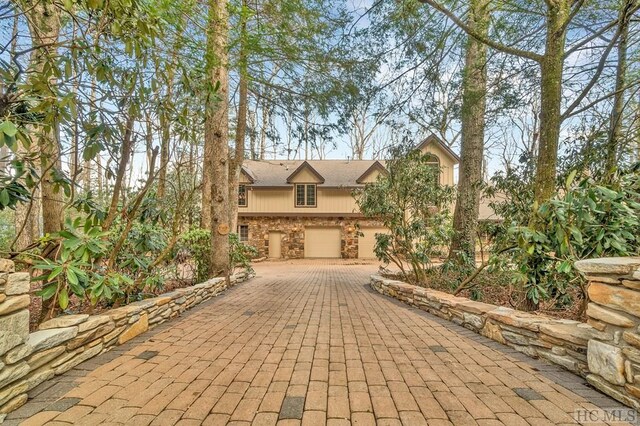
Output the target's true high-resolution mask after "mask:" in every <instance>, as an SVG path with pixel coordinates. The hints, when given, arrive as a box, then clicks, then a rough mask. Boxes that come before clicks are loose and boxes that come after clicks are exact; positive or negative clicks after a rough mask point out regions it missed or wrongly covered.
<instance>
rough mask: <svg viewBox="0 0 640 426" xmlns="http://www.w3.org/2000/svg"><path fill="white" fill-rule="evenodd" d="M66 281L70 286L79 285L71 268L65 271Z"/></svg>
mask: <svg viewBox="0 0 640 426" xmlns="http://www.w3.org/2000/svg"><path fill="white" fill-rule="evenodd" d="M67 280H68V281H69V283H71V284H72V285H78V284H79V283H80V281H79V280H78V276H77V275H76V273H75V272H74V271H73V269H71V268H69V269H67Z"/></svg>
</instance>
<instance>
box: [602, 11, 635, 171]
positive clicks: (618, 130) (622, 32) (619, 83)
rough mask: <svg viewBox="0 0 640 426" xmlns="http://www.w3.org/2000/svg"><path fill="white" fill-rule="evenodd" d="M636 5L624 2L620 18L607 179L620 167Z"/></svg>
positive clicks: (606, 168) (607, 154)
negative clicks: (632, 16) (629, 45)
mask: <svg viewBox="0 0 640 426" xmlns="http://www.w3.org/2000/svg"><path fill="white" fill-rule="evenodd" d="M634 3H637V0H624V1H623V2H622V7H621V8H620V13H619V18H618V34H619V37H618V47H617V53H618V55H617V56H618V63H617V66H616V84H615V91H614V95H613V107H612V109H611V118H610V125H609V134H608V135H607V145H606V157H605V164H604V168H605V178H611V177H612V175H613V174H614V172H615V170H616V168H617V165H618V151H619V144H620V139H621V137H622V120H623V113H624V102H625V91H626V84H627V81H626V80H627V79H626V73H627V41H628V38H629V21H630V20H631V9H632V6H633V4H634Z"/></svg>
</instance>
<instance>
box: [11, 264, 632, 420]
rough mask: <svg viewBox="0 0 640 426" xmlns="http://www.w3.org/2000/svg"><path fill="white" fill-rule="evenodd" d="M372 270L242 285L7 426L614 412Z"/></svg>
mask: <svg viewBox="0 0 640 426" xmlns="http://www.w3.org/2000/svg"><path fill="white" fill-rule="evenodd" d="M351 263H354V262H351ZM375 270H376V267H375V266H373V265H354V264H349V262H341V263H337V264H335V263H333V264H332V262H278V263H267V264H259V265H257V266H256V271H257V277H256V278H254V279H253V280H251V281H250V282H247V283H244V284H241V285H239V286H238V287H236V288H234V289H231V290H229V291H228V292H227V293H226V294H224V295H222V296H220V297H218V298H216V299H213V300H212V301H210V302H207V303H205V304H203V305H201V306H200V307H198V308H196V309H194V310H192V311H191V312H189V313H187V314H186V315H184V316H183V317H182V318H180V319H177V320H173V321H170V322H168V323H165V324H163V325H162V326H160V327H158V328H156V329H155V330H154V331H151V332H149V333H147V334H144V335H142V336H139V337H138V338H136V339H134V340H133V341H131V342H129V343H127V344H126V345H124V346H121V347H119V348H116V349H114V350H113V351H112V352H109V353H106V354H103V355H102V356H100V357H98V358H94V359H93V360H90V361H88V362H86V363H85V364H83V365H80V366H79V367H77V368H76V369H74V370H71V371H70V372H68V373H67V374H65V375H63V376H61V377H59V378H58V379H56V380H54V381H50V382H47V383H44V384H43V385H41V386H40V387H39V388H37V389H36V390H35V392H33V394H32V395H31V396H32V397H33V399H32V400H30V402H29V403H28V404H27V405H25V406H24V407H22V408H21V409H20V410H19V411H17V412H15V413H13V414H12V415H10V416H9V418H8V423H9V424H11V423H18V422H20V421H23V420H25V419H26V421H25V424H42V423H47V424H51V425H54V424H61V423H62V422H67V423H80V424H116V423H120V424H122V423H124V424H131V425H145V424H154V425H155V424H158V425H160V424H176V423H177V424H185V425H191V424H194V425H195V424H201V423H204V424H227V423H229V424H232V423H233V424H249V423H251V422H252V423H253V424H256V425H271V424H276V423H278V424H292V425H293V424H299V423H300V422H302V424H303V425H307V424H309V425H311V424H325V422H326V423H327V424H335V425H340V424H349V423H350V422H351V424H358V425H359V424H365V425H368V424H375V423H376V421H377V424H400V423H402V424H406V425H420V424H429V425H441V424H442V425H445V424H452V423H453V424H458V425H474V424H481V425H499V424H505V425H527V424H530V425H536V426H538V425H544V424H563V423H574V421H573V419H574V410H576V409H581V408H588V409H596V408H597V406H616V407H619V406H620V405H619V404H617V403H615V402H613V401H611V400H609V399H607V398H606V397H604V396H602V395H600V394H598V393H596V392H595V391H593V390H590V389H588V388H587V387H586V386H584V385H583V381H582V380H581V379H579V378H577V377H575V376H572V375H571V374H569V373H563V372H560V371H559V370H557V369H556V368H555V367H552V366H548V365H546V364H542V363H539V362H536V361H532V360H529V359H528V358H526V357H524V356H521V355H519V354H517V353H515V352H513V351H511V350H508V349H507V348H505V347H503V346H501V345H499V344H496V343H493V342H490V341H489V340H487V339H484V338H482V337H479V336H476V335H475V334H473V333H471V332H469V331H466V330H465V329H463V328H460V327H458V326H455V325H453V324H451V323H448V322H444V321H441V320H438V319H436V318H434V317H432V316H430V315H428V314H425V313H423V312H420V311H417V310H414V309H411V308H408V307H406V306H404V305H402V304H399V303H396V302H395V301H393V300H391V299H388V298H386V297H384V296H381V295H378V294H377V293H373V292H372V291H371V290H370V288H369V286H368V285H367V282H368V275H369V274H370V273H372V272H375ZM570 389H572V390H570Z"/></svg>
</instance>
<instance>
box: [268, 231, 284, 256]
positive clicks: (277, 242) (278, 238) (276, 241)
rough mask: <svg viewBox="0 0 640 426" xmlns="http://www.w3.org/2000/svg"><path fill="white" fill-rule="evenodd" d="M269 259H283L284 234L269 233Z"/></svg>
mask: <svg viewBox="0 0 640 426" xmlns="http://www.w3.org/2000/svg"><path fill="white" fill-rule="evenodd" d="M269 257H270V258H272V259H280V258H281V257H282V232H269Z"/></svg>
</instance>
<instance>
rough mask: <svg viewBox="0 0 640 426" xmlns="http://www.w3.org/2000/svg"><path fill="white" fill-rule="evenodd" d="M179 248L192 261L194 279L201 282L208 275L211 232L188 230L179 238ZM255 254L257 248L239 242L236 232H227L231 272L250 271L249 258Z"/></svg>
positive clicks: (198, 229) (196, 229) (197, 229)
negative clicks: (238, 270) (238, 269)
mask: <svg viewBox="0 0 640 426" xmlns="http://www.w3.org/2000/svg"><path fill="white" fill-rule="evenodd" d="M179 250H180V251H181V252H183V253H185V254H186V255H187V257H189V258H191V260H192V261H193V262H194V264H195V274H194V275H195V276H194V278H195V281H196V282H202V281H205V280H207V279H208V278H209V276H210V275H209V274H210V272H209V266H210V264H211V263H210V262H211V232H210V231H207V230H206V229H201V228H193V229H191V230H189V231H188V232H186V233H184V234H183V235H182V237H181V238H180V244H179ZM257 254H258V251H257V249H256V248H255V247H253V246H250V245H248V244H245V243H243V242H241V241H240V239H239V238H238V235H237V234H229V265H230V267H231V273H233V272H234V270H235V269H237V268H241V269H244V270H246V271H247V272H251V271H252V268H251V259H252V258H253V257H255V256H257Z"/></svg>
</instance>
